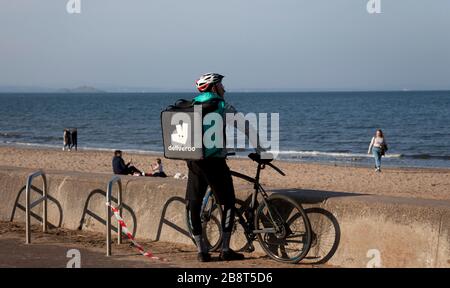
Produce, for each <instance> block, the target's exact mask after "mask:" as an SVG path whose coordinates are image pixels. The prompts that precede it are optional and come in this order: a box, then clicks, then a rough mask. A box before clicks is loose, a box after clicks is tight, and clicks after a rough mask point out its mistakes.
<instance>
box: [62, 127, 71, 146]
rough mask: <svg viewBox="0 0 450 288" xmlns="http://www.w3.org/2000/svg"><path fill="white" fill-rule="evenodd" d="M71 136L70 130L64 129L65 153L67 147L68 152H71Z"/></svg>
mask: <svg viewBox="0 0 450 288" xmlns="http://www.w3.org/2000/svg"><path fill="white" fill-rule="evenodd" d="M71 138H72V137H71V135H70V131H69V129H67V128H66V129H64V138H63V139H64V146H63V151H65V150H66V147H67V150H69V151H70V145H71V144H72V143H71V142H72V141H71Z"/></svg>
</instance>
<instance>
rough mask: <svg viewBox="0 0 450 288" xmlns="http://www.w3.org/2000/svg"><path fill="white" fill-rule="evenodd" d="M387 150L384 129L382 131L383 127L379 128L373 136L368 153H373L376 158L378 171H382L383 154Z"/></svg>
mask: <svg viewBox="0 0 450 288" xmlns="http://www.w3.org/2000/svg"><path fill="white" fill-rule="evenodd" d="M387 150H388V148H387V144H386V139H385V138H384V134H383V131H381V129H378V130H377V131H376V132H375V136H373V137H372V140H371V141H370V145H369V150H368V151H367V154H370V153H372V154H373V157H374V158H375V171H376V172H381V156H384V154H385V153H386V151H387Z"/></svg>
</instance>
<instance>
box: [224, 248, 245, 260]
mask: <svg viewBox="0 0 450 288" xmlns="http://www.w3.org/2000/svg"><path fill="white" fill-rule="evenodd" d="M219 258H220V260H222V261H233V260H244V258H245V257H244V254H241V253H237V252H234V251H233V250H231V249H230V250H228V251H222V252H220V257H219Z"/></svg>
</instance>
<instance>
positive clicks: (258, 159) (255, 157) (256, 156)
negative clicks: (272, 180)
mask: <svg viewBox="0 0 450 288" xmlns="http://www.w3.org/2000/svg"><path fill="white" fill-rule="evenodd" d="M248 158H250V159H252V160H253V161H255V162H257V163H259V164H269V163H270V162H272V161H273V158H270V159H261V155H260V154H258V153H250V154H248Z"/></svg>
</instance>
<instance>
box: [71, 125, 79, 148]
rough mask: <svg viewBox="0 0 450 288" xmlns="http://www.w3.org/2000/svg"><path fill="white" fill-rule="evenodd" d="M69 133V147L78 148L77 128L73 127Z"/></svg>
mask: <svg viewBox="0 0 450 288" xmlns="http://www.w3.org/2000/svg"><path fill="white" fill-rule="evenodd" d="M70 135H71V136H72V137H71V138H72V141H71V146H70V148H73V147H75V151H77V150H78V138H77V137H78V133H77V128H74V129H73V130H72V131H71V132H70Z"/></svg>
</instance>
